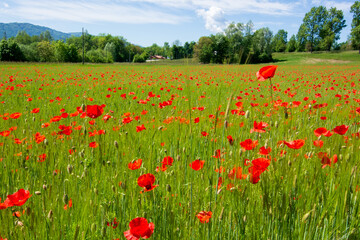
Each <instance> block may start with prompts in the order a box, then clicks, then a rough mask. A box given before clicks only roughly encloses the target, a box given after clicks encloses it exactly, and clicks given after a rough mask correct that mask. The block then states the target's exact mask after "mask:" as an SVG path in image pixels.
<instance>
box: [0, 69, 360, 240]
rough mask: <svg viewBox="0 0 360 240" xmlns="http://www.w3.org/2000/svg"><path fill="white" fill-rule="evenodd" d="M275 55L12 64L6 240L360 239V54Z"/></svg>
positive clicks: (3, 74) (1, 131) (8, 75)
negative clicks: (171, 62) (336, 59)
mask: <svg viewBox="0 0 360 240" xmlns="http://www.w3.org/2000/svg"><path fill="white" fill-rule="evenodd" d="M262 67H264V66H263V65H240V66H234V65H227V66H225V65H224V66H218V65H216V66H201V65H198V66H160V65H158V66H157V65H152V66H149V65H144V66H141V65H85V66H81V65H64V64H62V65H61V64H59V65H32V64H24V65H22V64H13V65H11V64H3V65H0V169H1V170H0V182H1V185H0V198H1V200H0V239H8V240H12V239H128V240H136V239H146V238H150V239H194V240H198V239H359V238H360V230H359V228H360V209H359V200H358V197H359V194H360V174H359V169H358V165H359V162H360V149H359V148H360V125H359V123H360V68H359V65H358V64H354V65H352V64H351V63H348V64H342V65H292V66H289V65H281V64H279V66H278V68H277V69H276V67H274V68H273V69H272V70H274V71H275V70H276V71H275V75H274V76H273V77H272V78H268V77H265V78H264V77H263V78H262V77H261V76H260V77H259V74H258V76H257V74H256V73H257V72H258V71H259V70H260V69H261V68H262ZM260 75H261V72H260ZM258 78H259V79H260V80H262V81H259V80H258Z"/></svg>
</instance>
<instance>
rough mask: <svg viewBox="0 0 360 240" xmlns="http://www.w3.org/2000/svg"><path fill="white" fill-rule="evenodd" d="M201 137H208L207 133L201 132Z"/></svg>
mask: <svg viewBox="0 0 360 240" xmlns="http://www.w3.org/2000/svg"><path fill="white" fill-rule="evenodd" d="M201 135H203V136H204V137H206V136H207V135H209V134H208V133H207V132H205V131H203V132H201Z"/></svg>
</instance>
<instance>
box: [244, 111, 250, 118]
mask: <svg viewBox="0 0 360 240" xmlns="http://www.w3.org/2000/svg"><path fill="white" fill-rule="evenodd" d="M249 117H250V112H249V110H247V111H246V112H245V118H249Z"/></svg>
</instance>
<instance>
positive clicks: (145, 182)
mask: <svg viewBox="0 0 360 240" xmlns="http://www.w3.org/2000/svg"><path fill="white" fill-rule="evenodd" d="M137 182H138V185H139V186H140V187H143V188H144V192H148V191H151V190H153V189H154V188H156V187H158V186H159V185H154V183H155V176H154V175H153V174H151V173H147V174H144V175H142V176H140V177H139V178H138V180H137Z"/></svg>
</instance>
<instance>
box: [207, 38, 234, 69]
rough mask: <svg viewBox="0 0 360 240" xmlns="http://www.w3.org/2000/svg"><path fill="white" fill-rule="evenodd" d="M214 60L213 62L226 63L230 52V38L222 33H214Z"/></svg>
mask: <svg viewBox="0 0 360 240" xmlns="http://www.w3.org/2000/svg"><path fill="white" fill-rule="evenodd" d="M210 38H211V40H212V50H213V55H212V62H213V63H224V62H226V60H227V58H228V53H229V40H228V39H227V38H226V36H225V35H224V34H222V33H218V34H216V35H212V36H211V37H210Z"/></svg>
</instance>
